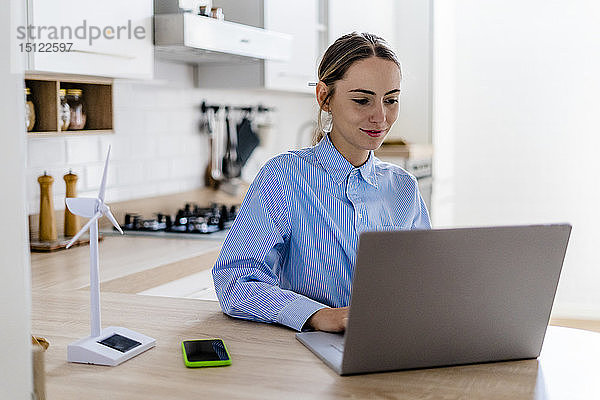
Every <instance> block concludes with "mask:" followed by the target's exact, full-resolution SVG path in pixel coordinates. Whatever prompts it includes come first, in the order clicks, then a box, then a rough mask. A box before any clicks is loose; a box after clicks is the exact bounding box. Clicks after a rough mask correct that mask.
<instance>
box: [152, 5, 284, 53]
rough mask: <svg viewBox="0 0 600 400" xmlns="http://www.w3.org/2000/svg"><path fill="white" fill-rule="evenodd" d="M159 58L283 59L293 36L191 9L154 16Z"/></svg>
mask: <svg viewBox="0 0 600 400" xmlns="http://www.w3.org/2000/svg"><path fill="white" fill-rule="evenodd" d="M154 45H155V47H154V50H155V54H156V56H157V57H158V58H162V59H166V60H169V61H175V62H183V63H192V64H199V63H207V62H221V63H222V62H227V63H232V62H233V63H244V62H252V61H253V60H274V61H286V60H289V59H290V57H291V52H292V36H291V35H287V34H284V33H279V32H273V31H268V30H266V29H261V28H255V27H253V26H249V25H242V24H237V23H234V22H228V21H219V20H216V19H214V18H209V17H205V16H201V15H197V14H193V13H191V12H187V13H173V14H156V15H155V16H154Z"/></svg>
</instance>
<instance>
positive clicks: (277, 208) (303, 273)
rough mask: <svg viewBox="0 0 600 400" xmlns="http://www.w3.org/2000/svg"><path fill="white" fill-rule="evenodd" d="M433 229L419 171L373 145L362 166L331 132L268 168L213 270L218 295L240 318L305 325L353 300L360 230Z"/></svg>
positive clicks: (271, 162)
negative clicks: (377, 152) (380, 155)
mask: <svg viewBox="0 0 600 400" xmlns="http://www.w3.org/2000/svg"><path fill="white" fill-rule="evenodd" d="M428 228H430V222H429V215H428V212H427V209H426V207H425V203H424V202H423V199H422V198H421V195H420V194H419V190H418V187H417V182H416V179H415V178H414V177H413V176H412V175H410V174H409V173H407V172H406V171H404V170H403V169H402V168H400V167H398V166H396V165H393V164H389V163H385V162H382V161H380V160H379V159H377V158H376V157H374V156H373V152H371V154H370V155H369V158H368V160H367V162H366V163H365V164H363V165H362V166H360V167H358V168H356V167H354V166H353V165H352V164H351V163H350V162H348V161H347V160H346V159H345V158H344V157H343V156H342V155H341V154H340V153H339V152H338V151H337V150H336V148H335V147H334V146H333V144H332V143H331V141H330V140H329V137H328V136H325V137H324V138H323V140H321V141H320V142H319V143H318V144H317V145H316V146H313V147H309V148H305V149H302V150H297V151H290V152H287V153H283V154H280V155H278V156H276V157H274V158H272V159H271V160H269V161H268V162H267V163H266V164H265V165H264V166H263V167H262V169H261V170H260V172H259V174H258V175H257V177H256V179H255V180H254V182H253V183H252V185H251V186H250V188H249V189H248V193H247V194H246V197H245V198H244V202H243V204H242V206H241V208H240V211H239V214H238V216H237V218H236V219H235V221H234V223H233V225H232V227H231V230H230V232H229V234H228V235H227V239H226V240H225V243H224V245H223V248H222V249H221V253H220V255H219V258H218V259H217V262H216V264H215V266H214V267H213V270H212V272H213V278H214V282H215V289H216V292H217V297H218V298H219V302H220V304H221V308H222V309H223V312H225V313H226V314H228V315H231V316H232V317H238V318H243V319H248V320H253V321H262V322H270V323H279V324H283V325H286V326H289V327H291V328H293V329H296V330H301V329H302V327H303V326H304V324H305V322H306V321H307V320H308V318H310V316H311V315H312V314H314V313H315V312H316V311H317V310H319V309H321V308H324V307H344V306H347V305H348V304H349V303H350V294H351V287H352V275H353V271H354V262H355V260H356V249H357V245H358V236H359V234H360V233H361V232H363V231H368V230H399V229H428Z"/></svg>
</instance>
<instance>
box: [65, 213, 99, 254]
mask: <svg viewBox="0 0 600 400" xmlns="http://www.w3.org/2000/svg"><path fill="white" fill-rule="evenodd" d="M101 216H102V212H100V211H98V212H97V213H96V214H95V215H94V216H93V217H92V218H90V220H89V221H88V222H87V224H85V225H84V226H83V228H81V229H80V230H79V232H77V235H75V236H73V239H71V241H70V242H69V244H67V249H68V248H69V247H71V246H72V245H73V243H75V242H76V241H77V239H79V237H80V236H81V235H83V233H84V232H85V231H87V230H88V228H89V227H90V225H91V224H92V223H93V222H94V221H95V220H97V219H98V218H100V217H101Z"/></svg>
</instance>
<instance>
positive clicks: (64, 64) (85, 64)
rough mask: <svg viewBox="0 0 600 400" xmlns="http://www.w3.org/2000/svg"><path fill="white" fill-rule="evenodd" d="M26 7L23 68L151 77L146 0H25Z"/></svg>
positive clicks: (149, 10)
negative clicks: (27, 36)
mask: <svg viewBox="0 0 600 400" xmlns="http://www.w3.org/2000/svg"><path fill="white" fill-rule="evenodd" d="M27 9H28V10H27V25H28V26H27V27H23V28H26V30H25V29H21V30H20V32H21V33H24V32H25V31H28V32H29V33H30V34H29V39H28V40H27V41H25V40H23V42H22V43H23V51H25V52H27V54H28V60H27V70H28V72H35V73H46V72H51V73H63V74H80V75H94V76H106V77H117V78H134V79H150V78H152V75H153V72H154V71H153V70H154V53H153V43H152V37H153V33H152V16H153V3H152V0H128V1H120V0H105V1H101V2H99V1H92V0H52V1H48V0H28V1H27ZM30 27H31V28H30ZM18 32H19V31H18ZM52 45H55V46H52ZM25 46H27V47H25ZM67 48H68V49H69V50H70V51H61V50H66V49H67Z"/></svg>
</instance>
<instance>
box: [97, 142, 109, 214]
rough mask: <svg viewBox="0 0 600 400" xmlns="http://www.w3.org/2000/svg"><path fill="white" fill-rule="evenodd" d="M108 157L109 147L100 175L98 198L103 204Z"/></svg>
mask: <svg viewBox="0 0 600 400" xmlns="http://www.w3.org/2000/svg"><path fill="white" fill-rule="evenodd" d="M109 157H110V146H108V153H106V161H105V162H104V172H103V173H102V183H101V184H100V192H99V193H98V198H99V199H100V201H101V202H103V203H104V192H105V191H106V175H107V172H108V158H109Z"/></svg>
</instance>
